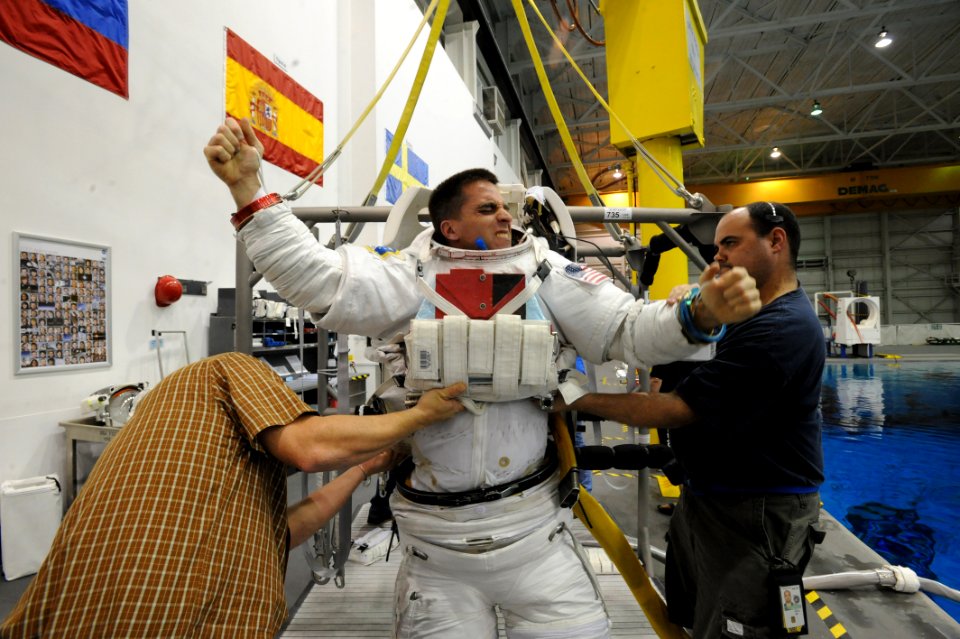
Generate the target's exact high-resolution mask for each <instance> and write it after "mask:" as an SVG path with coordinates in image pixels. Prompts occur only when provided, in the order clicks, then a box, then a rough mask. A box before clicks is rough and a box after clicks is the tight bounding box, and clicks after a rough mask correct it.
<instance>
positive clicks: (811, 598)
mask: <svg viewBox="0 0 960 639" xmlns="http://www.w3.org/2000/svg"><path fill="white" fill-rule="evenodd" d="M805 597H806V598H807V603H808V604H810V607H811V608H812V609H813V611H814V612H816V613H817V616H818V617H820V618H821V619H823V623H825V624H827V629H828V630H829V631H830V634H832V635H833V636H834V637H836V638H837V639H840V637H846V638H847V639H850V635H849V634H848V633H847V629H846V628H844V627H843V624H842V623H840V622H839V621H837V618H836V617H834V616H833V611H832V610H830V607H829V606H828V605H827V604H826V602H825V601H824V600H823V599H821V598H820V595H818V594H817V591H816V590H810V591H808V592H807V594H806V595H805Z"/></svg>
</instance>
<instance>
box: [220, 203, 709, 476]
mask: <svg viewBox="0 0 960 639" xmlns="http://www.w3.org/2000/svg"><path fill="white" fill-rule="evenodd" d="M239 238H240V239H241V240H242V241H243V242H244V244H245V245H246V247H247V253H248V255H249V256H250V258H251V259H252V260H253V262H254V264H255V265H256V267H257V270H258V271H259V272H261V273H262V274H263V275H264V276H265V277H266V279H267V280H268V281H270V282H271V283H272V284H273V285H274V286H275V287H276V288H277V290H278V291H279V292H280V294H281V295H283V296H284V297H285V298H286V299H287V300H288V301H290V303H292V304H294V305H295V306H299V307H301V308H304V309H305V310H307V311H309V312H310V313H311V315H312V316H313V318H314V320H315V321H316V322H317V323H318V324H319V325H320V326H323V327H324V328H326V329H328V330H331V331H338V332H345V333H350V334H355V335H366V336H370V337H380V338H385V339H391V338H396V337H397V336H400V335H405V334H407V333H408V332H409V331H410V325H411V320H413V319H415V318H420V319H436V318H437V316H438V315H441V316H442V315H444V313H443V312H442V311H441V312H440V313H437V309H436V308H434V305H433V304H432V303H431V302H429V301H425V296H424V294H423V292H422V291H421V290H420V286H421V285H420V284H418V281H419V280H422V282H423V283H424V284H426V285H427V286H429V287H430V288H433V289H435V290H436V289H437V287H438V282H439V284H440V287H441V288H444V289H445V290H444V292H443V297H445V298H446V299H448V300H450V299H451V298H453V299H452V300H451V301H452V302H453V303H454V305H455V306H458V307H460V308H461V310H463V311H464V313H465V314H466V315H467V316H469V317H477V316H478V315H477V313H476V312H475V311H478V310H479V309H467V308H463V307H464V306H468V305H469V304H470V303H471V301H474V302H475V301H476V300H477V299H480V298H478V297H477V296H476V295H463V293H464V292H465V291H464V287H463V286H461V284H462V283H463V282H464V281H466V280H465V279H464V278H467V279H469V278H471V277H475V278H476V279H477V280H479V279H480V278H481V277H483V278H484V282H483V286H484V287H486V290H487V293H489V295H487V297H484V298H483V299H484V300H486V302H485V303H486V304H493V305H494V306H496V305H497V304H498V303H499V302H500V301H502V299H501V298H500V297H498V291H500V292H502V291H503V290H505V289H506V290H509V289H510V288H511V286H513V285H516V284H518V283H522V284H523V286H524V287H526V286H529V285H530V282H531V278H532V277H533V276H534V274H535V273H536V272H537V270H538V267H540V266H541V265H544V260H546V264H545V266H548V267H549V275H548V276H546V277H544V278H543V282H542V285H540V286H539V289H538V290H537V293H536V295H535V296H533V297H531V298H530V300H529V301H527V302H526V303H525V304H524V305H523V309H522V310H520V311H519V312H520V313H521V314H522V315H523V316H524V318H525V319H526V320H527V321H528V322H537V321H541V322H543V323H548V325H549V328H550V329H551V330H552V331H554V332H556V333H557V335H558V337H559V342H560V343H561V344H567V345H571V346H572V347H573V348H574V349H576V352H577V353H579V354H580V355H581V356H583V357H584V358H585V359H587V360H588V361H594V362H601V361H606V360H609V359H617V360H622V361H626V362H627V363H628V364H630V365H633V366H647V365H651V364H654V363H659V362H666V361H673V360H675V359H678V358H680V357H683V356H684V355H686V354H687V353H688V352H692V351H693V350H694V347H691V346H690V345H689V344H688V343H687V341H686V339H685V338H684V337H683V336H682V334H681V332H680V328H679V323H678V322H677V321H676V319H675V318H674V312H673V310H672V309H670V308H667V307H665V306H664V305H663V304H659V303H658V304H649V305H645V304H643V303H642V302H636V301H635V300H633V299H632V297H631V296H630V295H629V294H628V293H626V292H624V291H622V290H620V289H618V288H616V287H615V286H613V285H612V284H611V283H610V281H609V279H608V278H605V277H601V276H599V274H596V272H594V271H591V270H590V269H584V268H583V267H581V266H580V265H578V264H574V263H572V262H570V261H569V260H566V259H565V258H563V257H562V256H560V255H558V254H556V253H554V252H552V251H549V250H548V248H547V246H546V243H545V242H544V241H543V240H542V239H540V238H535V237H532V236H529V235H524V236H523V237H522V238H521V239H520V241H519V242H518V243H517V244H515V245H514V246H512V247H510V248H506V249H499V250H487V251H479V250H464V249H455V248H451V247H447V246H443V245H440V244H438V243H436V242H434V241H432V239H431V231H430V230H425V231H424V232H423V233H422V234H421V235H419V236H418V237H417V238H416V240H415V241H414V242H413V243H412V244H411V245H410V246H409V247H407V248H405V249H403V250H402V251H393V250H389V249H383V248H380V247H378V248H369V247H361V246H356V245H346V246H342V247H340V248H339V249H337V250H336V251H331V250H328V249H325V248H324V247H322V246H321V245H319V244H318V243H317V242H316V240H315V239H313V237H312V236H311V235H310V233H309V231H307V230H306V228H305V227H304V226H303V224H302V223H300V222H299V221H298V220H297V219H296V218H295V217H294V216H293V215H291V214H290V212H289V208H288V207H287V205H286V204H283V203H281V204H278V205H275V206H273V207H271V208H270V209H268V210H265V211H262V212H260V213H258V214H257V215H256V216H254V217H253V218H252V220H251V222H250V223H249V224H247V225H246V227H244V229H243V231H242V232H241V233H240V234H239ZM468 288H469V287H468ZM484 310H485V311H489V310H490V308H489V307H488V308H487V309H484ZM480 316H484V314H483V313H480ZM540 342H541V344H540V346H541V347H542V346H543V344H542V342H543V339H542V337H541V338H540ZM551 353H552V351H551ZM641 353H642V354H643V355H644V357H645V358H647V359H646V361H642V360H641V359H640V357H639V354H641ZM551 356H552V355H551ZM534 359H535V358H534ZM551 370H552V371H553V372H552V374H553V375H555V373H556V371H555V369H553V368H552V367H551ZM550 374H551V373H549V372H548V373H547V375H548V376H549V375H550ZM443 381H446V380H443ZM517 383H518V384H519V380H518V381H517ZM555 384H556V382H555V378H554V379H548V380H546V381H545V382H544V384H543V385H541V386H537V387H533V386H531V388H530V389H528V390H529V392H530V395H529V396H534V395H537V394H540V393H542V392H543V388H544V387H547V388H549V387H550V386H551V385H552V386H555ZM434 385H439V384H434ZM422 387H424V386H421V388H422ZM425 387H429V384H428V385H426V386H425ZM475 390H476V389H475ZM469 394H470V392H469V391H468V393H467V395H468V396H469ZM524 396H525V393H524V392H523V391H522V390H521V391H518V392H516V393H515V395H514V397H517V399H511V400H510V401H484V404H483V406H482V408H481V410H476V411H473V412H471V411H464V412H462V413H460V414H458V415H457V416H455V417H454V418H453V419H451V420H449V421H447V422H443V423H440V424H434V425H432V426H429V427H427V428H424V429H422V430H420V431H418V432H417V433H416V434H415V435H414V437H413V442H412V447H413V454H414V461H415V462H416V470H415V471H414V474H413V476H412V478H411V483H412V487H413V488H416V489H419V490H425V491H432V492H461V491H466V490H472V489H474V488H478V487H481V486H490V485H498V484H504V483H507V482H510V481H513V480H515V479H519V478H520V477H523V476H524V475H527V474H529V473H530V472H532V471H533V470H534V469H536V468H537V467H538V466H539V465H540V464H541V463H542V462H543V459H544V453H545V450H546V444H547V414H546V413H544V412H543V411H541V410H540V408H539V407H538V406H537V404H536V403H535V402H534V401H532V400H530V399H522V397H524ZM484 399H485V400H486V399H489V397H488V396H484Z"/></svg>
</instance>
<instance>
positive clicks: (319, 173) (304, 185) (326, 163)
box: [283, 0, 440, 201]
mask: <svg viewBox="0 0 960 639" xmlns="http://www.w3.org/2000/svg"><path fill="white" fill-rule="evenodd" d="M439 2H440V0H432V2H431V3H430V6H429V7H427V10H426V11H425V12H424V14H423V20H421V21H420V25H419V26H418V27H417V30H416V31H414V33H413V37H412V38H410V43H409V44H407V47H406V49H404V50H403V53H402V54H401V55H400V59H399V60H397V64H396V65H394V67H393V70H392V71H391V72H390V75H388V76H387V79H386V80H384V82H383V84H382V85H381V86H380V89H379V90H378V91H377V93H376V95H374V96H373V99H371V100H370V103H369V104H368V105H367V108H366V109H364V110H363V113H361V114H360V117H359V118H357V121H356V122H354V123H353V126H352V127H351V128H350V130H349V131H347V134H346V135H345V136H344V137H343V139H342V140H341V141H340V144H338V145H337V148H336V149H334V150H333V152H332V153H331V154H330V155H329V156H327V157H326V158H324V160H323V162H322V163H321V164H319V165H318V166H317V167H316V168H314V169H313V170H312V171H311V172H310V173H309V174H308V175H307V176H306V177H305V178H303V179H302V180H300V182H298V183H297V184H296V185H295V186H294V187H293V188H292V189H290V190H289V191H288V192H287V193H286V194H285V195H284V196H283V199H284V200H287V201H293V200H296V199H299V198H300V197H301V196H303V194H304V193H306V192H307V191H308V190H309V189H310V187H311V186H313V185H314V184H316V183H317V182H318V181H319V180H320V178H321V177H323V174H324V173H325V172H326V170H327V169H328V168H330V166H331V165H332V164H333V163H334V162H336V161H337V158H339V157H340V154H341V153H343V148H344V147H345V146H346V145H347V142H348V141H350V138H352V137H353V134H354V133H356V132H357V129H359V128H360V125H361V124H363V121H364V120H366V119H367V116H368V115H370V112H371V111H372V110H373V107H374V106H376V104H377V102H379V101H380V98H381V97H383V93H384V91H386V90H387V87H388V86H390V83H391V82H393V78H394V76H396V75H397V71H399V70H400V67H401V66H402V65H403V63H404V61H405V60H406V59H407V55H408V54H409V53H410V50H411V49H413V45H414V43H415V42H416V41H417V38H419V37H420V33H421V32H422V31H423V27H424V26H425V25H426V24H427V21H429V19H430V16H432V15H433V12H434V11H435V10H436V8H437V5H438V4H439Z"/></svg>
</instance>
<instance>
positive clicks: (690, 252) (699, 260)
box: [657, 222, 707, 270]
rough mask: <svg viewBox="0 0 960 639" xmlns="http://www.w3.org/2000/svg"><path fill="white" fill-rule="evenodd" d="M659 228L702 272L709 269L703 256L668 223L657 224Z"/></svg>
mask: <svg viewBox="0 0 960 639" xmlns="http://www.w3.org/2000/svg"><path fill="white" fill-rule="evenodd" d="M657 228H659V229H660V230H661V231H663V234H664V235H666V236H667V237H669V238H670V239H671V240H673V243H674V244H676V245H677V247H678V248H679V249H680V250H681V251H683V252H684V254H685V255H686V256H687V257H689V258H690V260H691V261H693V263H694V264H696V265H697V266H698V267H700V270H703V269H705V268H707V262H706V261H705V260H704V259H703V256H701V255H700V254H699V253H698V252H697V250H696V249H695V248H693V247H692V246H690V244H689V243H688V242H687V241H686V240H685V239H683V238H682V237H680V234H679V233H677V232H676V230H674V228H673V227H672V226H670V225H669V224H667V223H666V222H657Z"/></svg>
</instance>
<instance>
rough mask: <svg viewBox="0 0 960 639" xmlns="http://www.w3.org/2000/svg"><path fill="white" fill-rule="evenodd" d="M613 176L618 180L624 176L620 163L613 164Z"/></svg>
mask: <svg viewBox="0 0 960 639" xmlns="http://www.w3.org/2000/svg"><path fill="white" fill-rule="evenodd" d="M613 177H614V179H616V180H619V179H620V178H622V177H623V171H621V170H620V164H619V163H617V164H614V165H613Z"/></svg>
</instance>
